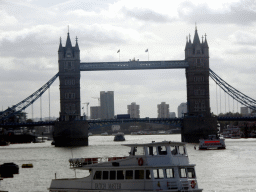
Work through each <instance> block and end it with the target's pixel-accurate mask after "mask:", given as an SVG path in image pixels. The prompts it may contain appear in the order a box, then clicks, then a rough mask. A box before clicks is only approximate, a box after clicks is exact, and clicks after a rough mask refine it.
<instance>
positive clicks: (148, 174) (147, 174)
mask: <svg viewBox="0 0 256 192" xmlns="http://www.w3.org/2000/svg"><path fill="white" fill-rule="evenodd" d="M151 178H152V177H151V174H150V170H146V179H151Z"/></svg>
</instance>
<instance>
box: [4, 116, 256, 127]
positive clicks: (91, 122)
mask: <svg viewBox="0 0 256 192" xmlns="http://www.w3.org/2000/svg"><path fill="white" fill-rule="evenodd" d="M217 120H218V121H256V117H218V118H217ZM81 121H82V120H81ZM182 121H183V118H139V119H105V120H88V124H89V129H90V128H91V127H93V126H94V125H100V124H102V125H104V124H113V123H129V122H146V123H165V124H172V123H176V124H179V123H181V122H182ZM54 124H55V121H46V122H44V121H41V122H32V123H5V124H0V127H3V128H8V127H9V128H15V127H32V126H47V125H54Z"/></svg>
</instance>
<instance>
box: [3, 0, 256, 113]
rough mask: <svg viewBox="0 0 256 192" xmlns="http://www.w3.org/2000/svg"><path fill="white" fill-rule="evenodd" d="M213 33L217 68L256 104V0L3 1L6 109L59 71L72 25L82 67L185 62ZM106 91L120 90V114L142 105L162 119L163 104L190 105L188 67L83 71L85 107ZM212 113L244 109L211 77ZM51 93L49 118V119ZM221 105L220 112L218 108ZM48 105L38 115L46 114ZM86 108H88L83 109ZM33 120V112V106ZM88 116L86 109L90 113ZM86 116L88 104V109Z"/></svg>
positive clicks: (55, 97)
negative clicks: (190, 45)
mask: <svg viewBox="0 0 256 192" xmlns="http://www.w3.org/2000/svg"><path fill="white" fill-rule="evenodd" d="M195 22H196V23H197V29H198V33H199V36H200V37H201V36H202V35H204V34H205V33H206V34H207V40H208V44H209V50H210V68H211V69H212V70H213V71H214V72H215V73H217V74H218V75H219V76H220V77H221V78H222V79H224V80H225V81H226V82H228V83H229V84H230V85H232V86H233V87H235V88H236V89H238V90H239V91H241V92H243V93H244V94H246V95H248V96H249V97H252V98H254V99H256V89H255V69H256V66H255V64H256V62H255V61H256V54H255V51H256V28H255V24H256V2H255V0H221V1H220V0H215V1H206V0H184V1H182V0H181V1H170V0H160V1H153V0H152V1H151V0H147V1H140V0H67V1H65V0H27V1H26V0H13V1H12V0H1V1H0V85H1V91H0V98H1V107H2V108H3V109H6V108H7V107H8V106H12V105H14V104H16V103H18V102H20V101H21V100H23V99H25V98H26V97H27V96H29V95H30V94H32V93H33V92H35V91H36V90H37V89H39V88H40V87H41V86H42V85H44V84H45V83H46V82H47V81H48V80H49V79H50V78H52V77H53V76H54V75H55V74H56V73H57V72H58V55H57V54H58V46H59V39H60V37H62V40H63V41H62V43H63V45H65V42H66V37H67V30H68V27H67V26H68V25H69V31H70V37H71V41H72V44H73V46H74V44H75V38H76V36H77V37H78V43H79V47H80V55H81V62H101V61H102V62H103V61H119V54H118V53H117V50H118V49H120V60H121V61H128V60H129V59H132V58H134V57H135V58H136V59H139V60H140V61H146V60H148V53H146V52H145V50H146V49H148V50H149V60H150V61H153V60H183V59H184V58H185V55H184V48H185V44H186V36H188V35H189V34H191V35H192V37H193V36H194V31H195ZM100 91H114V95H115V114H124V113H127V105H128V104H130V103H131V102H136V103H137V104H139V105H140V114H141V117H156V116H157V104H160V103H161V102H166V103H168V104H169V105H170V112H176V114H177V107H178V106H179V104H180V103H182V102H186V97H187V96H186V78H185V69H170V70H144V71H142V70H138V71H101V72H81V103H85V102H89V103H90V105H89V107H90V106H96V105H98V100H97V99H94V98H92V97H99V95H100ZM210 94H211V95H210V98H211V110H212V112H214V113H215V114H216V113H217V110H218V113H219V112H220V110H221V112H225V111H226V112H227V111H228V110H231V111H233V110H234V111H237V108H238V110H239V111H240V105H238V106H237V102H234V103H235V105H234V106H233V100H232V99H230V101H229V103H230V104H228V97H226V107H225V97H224V93H223V92H221V96H222V98H221V102H220V91H219V89H217V96H218V102H217V101H216V84H215V83H214V82H213V80H210ZM48 95H49V93H48V91H47V92H46V93H45V94H44V95H43V98H42V104H43V107H42V113H43V114H42V115H43V117H45V116H49V101H48ZM50 97H51V108H50V114H51V116H56V117H58V115H59V109H60V104H59V81H58V80H56V81H55V82H54V84H53V85H52V87H51V89H50ZM217 103H218V109H217ZM39 104H40V101H39V100H38V101H37V102H36V103H35V104H34V106H33V116H34V117H40V107H39V106H40V105H39ZM83 106H85V105H82V106H81V107H83ZM26 112H27V113H28V118H31V117H32V107H29V108H28V109H26ZM82 112H83V110H82ZM84 112H85V113H86V107H85V109H84Z"/></svg>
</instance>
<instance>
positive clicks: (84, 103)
mask: <svg viewBox="0 0 256 192" xmlns="http://www.w3.org/2000/svg"><path fill="white" fill-rule="evenodd" d="M82 104H86V105H87V109H86V116H87V117H88V116H89V115H88V105H89V104H90V103H89V102H87V103H82Z"/></svg>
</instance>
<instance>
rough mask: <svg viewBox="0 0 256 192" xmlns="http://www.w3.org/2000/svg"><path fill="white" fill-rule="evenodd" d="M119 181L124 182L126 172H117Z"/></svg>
mask: <svg viewBox="0 0 256 192" xmlns="http://www.w3.org/2000/svg"><path fill="white" fill-rule="evenodd" d="M116 178H117V180H123V179H124V172H123V171H117V176H116Z"/></svg>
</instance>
